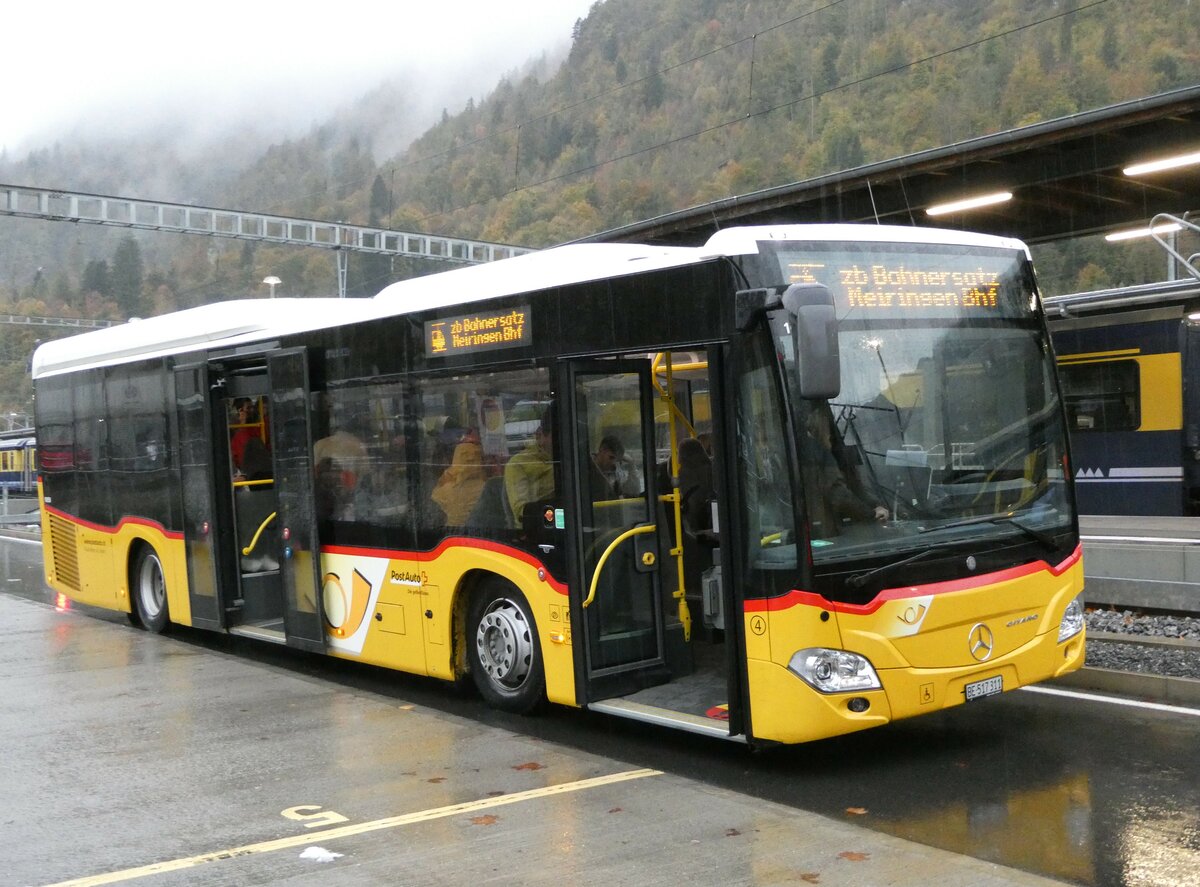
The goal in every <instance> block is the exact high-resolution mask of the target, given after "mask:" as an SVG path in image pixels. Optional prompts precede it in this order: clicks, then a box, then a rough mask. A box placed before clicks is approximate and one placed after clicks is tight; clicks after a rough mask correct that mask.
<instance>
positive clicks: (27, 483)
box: [0, 430, 38, 493]
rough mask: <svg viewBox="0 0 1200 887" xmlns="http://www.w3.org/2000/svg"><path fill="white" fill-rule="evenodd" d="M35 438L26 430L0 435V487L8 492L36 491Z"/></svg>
mask: <svg viewBox="0 0 1200 887" xmlns="http://www.w3.org/2000/svg"><path fill="white" fill-rule="evenodd" d="M37 477H38V473H37V440H36V439H35V438H34V436H33V435H32V434H30V433H29V432H28V430H26V431H25V432H24V433H22V434H21V435H19V436H15V437H12V436H5V437H0V489H4V490H8V491H9V492H10V493H35V492H37Z"/></svg>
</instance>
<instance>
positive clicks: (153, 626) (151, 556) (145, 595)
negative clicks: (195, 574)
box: [132, 547, 170, 634]
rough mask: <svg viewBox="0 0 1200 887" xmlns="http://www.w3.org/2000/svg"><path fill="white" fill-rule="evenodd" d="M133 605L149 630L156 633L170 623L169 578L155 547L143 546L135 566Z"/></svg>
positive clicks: (143, 625) (163, 629)
mask: <svg viewBox="0 0 1200 887" xmlns="http://www.w3.org/2000/svg"><path fill="white" fill-rule="evenodd" d="M132 586H133V588H132V591H133V605H134V607H135V608H136V610H137V617H138V621H139V622H141V624H142V627H143V628H145V629H146V630H147V631H152V632H154V633H156V634H158V633H161V632H163V631H165V630H166V628H167V625H168V624H169V623H170V618H169V617H168V614H167V580H166V576H165V575H164V574H163V568H162V561H160V560H159V559H158V554H157V553H156V552H155V551H154V549H153V548H149V547H146V548H143V549H142V550H141V551H140V552H139V553H138V557H137V562H136V563H135V564H134V568H133V583H132Z"/></svg>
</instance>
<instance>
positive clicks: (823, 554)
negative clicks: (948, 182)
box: [774, 243, 1074, 588]
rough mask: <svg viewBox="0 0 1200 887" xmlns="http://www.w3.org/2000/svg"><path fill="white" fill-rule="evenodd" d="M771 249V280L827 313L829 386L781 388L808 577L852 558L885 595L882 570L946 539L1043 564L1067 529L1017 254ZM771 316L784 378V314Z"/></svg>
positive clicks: (1047, 356) (1051, 397)
mask: <svg viewBox="0 0 1200 887" xmlns="http://www.w3.org/2000/svg"><path fill="white" fill-rule="evenodd" d="M778 256H779V261H780V265H781V270H782V272H783V275H784V281H785V282H786V283H795V282H819V283H822V284H824V285H825V286H826V287H827V288H828V289H829V291H830V294H831V296H832V298H833V302H834V305H835V308H836V314H837V318H838V345H839V349H840V363H841V391H840V393H839V394H838V395H837V396H836V397H833V398H830V399H829V400H820V401H813V400H803V399H801V398H799V397H798V396H796V395H795V394H794V393H793V394H791V395H789V400H790V402H791V406H792V409H793V410H794V414H795V422H794V427H795V429H796V432H797V436H798V437H799V438H800V440H799V441H798V444H797V451H798V453H799V454H800V468H801V477H802V481H803V484H804V490H805V504H806V507H807V508H806V510H807V515H808V523H809V527H810V535H811V540H812V547H813V563H814V566H815V567H816V568H817V571H818V574H819V573H820V572H821V567H822V565H825V566H826V568H827V570H828V569H838V565H839V564H844V565H846V566H845V569H859V568H861V567H862V566H863V565H864V563H865V564H869V565H870V566H869V567H868V573H869V572H870V570H871V569H878V570H879V571H880V573H881V576H880V579H879V582H878V583H877V584H876V583H871V584H875V585H876V587H877V588H879V587H888V586H889V585H891V584H893V583H892V582H891V581H890V580H891V579H894V578H895V577H894V576H887V577H885V576H883V575H882V574H883V573H886V572H888V569H887V565H888V564H894V565H898V564H899V562H900V561H904V560H906V559H907V558H909V557H910V556H911V555H912V554H913V553H914V552H916V551H918V550H924V549H928V548H933V549H935V551H937V550H940V551H955V552H957V551H958V550H959V548H960V546H966V547H970V548H972V549H984V550H987V549H998V548H1003V547H1005V546H1007V547H1009V548H1012V547H1014V546H1019V547H1022V548H1024V547H1025V546H1029V545H1032V546H1033V548H1034V549H1035V550H1038V549H1040V557H1042V558H1044V559H1046V560H1050V561H1051V562H1053V561H1052V556H1054V555H1055V554H1056V553H1057V549H1058V548H1059V539H1058V538H1057V537H1058V535H1059V534H1062V533H1064V532H1067V531H1070V530H1071V529H1072V527H1073V525H1074V521H1073V516H1072V506H1071V499H1070V496H1069V493H1068V489H1067V486H1066V482H1065V470H1064V467H1065V454H1066V446H1065V432H1064V428H1063V424H1062V421H1061V418H1060V404H1059V396H1058V390H1057V386H1056V383H1055V379H1054V376H1053V369H1052V367H1053V364H1052V359H1051V353H1050V349H1049V345H1048V341H1047V337H1046V333H1045V330H1044V327H1043V326H1042V324H1041V321H1040V319H1039V317H1038V314H1037V312H1036V310H1035V308H1036V293H1035V290H1034V285H1033V276H1032V272H1031V270H1030V267H1029V264H1028V261H1027V259H1026V256H1025V254H1024V253H1023V252H1021V251H1018V250H1015V249H999V248H980V247H963V246H948V245H944V244H907V243H901V244H893V243H856V244H841V243H839V244H822V243H815V244H804V245H799V244H787V245H785V246H784V248H782V249H780V250H779V252H778ZM778 314H779V315H783V316H778V315H777V316H776V318H775V321H774V327H775V333H776V336H777V342H778V346H779V348H778V350H779V353H780V354H782V355H783V356H784V359H785V362H786V363H787V364H788V366H787V372H786V374H785V375H786V378H787V379H788V380H789V383H790V382H791V380H793V379H794V378H795V368H794V365H793V364H794V355H793V353H792V349H793V345H792V337H791V335H790V331H789V330H788V329H787V327H788V324H789V318H788V317H787V316H786V312H779V313H778ZM1064 538H1065V537H1064ZM1067 553H1069V552H1067ZM864 559H865V560H864ZM934 559H936V558H935V557H934V556H933V555H931V556H930V557H929V558H922V560H934ZM851 562H854V566H850V564H851ZM855 575H856V576H859V577H862V576H864V575H867V573H863V572H862V571H861V569H859V572H858V573H856V574H855ZM858 584H859V585H861V584H863V583H862V581H861V580H860V582H859V583H858Z"/></svg>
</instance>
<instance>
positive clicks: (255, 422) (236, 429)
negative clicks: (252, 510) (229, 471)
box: [229, 397, 266, 477]
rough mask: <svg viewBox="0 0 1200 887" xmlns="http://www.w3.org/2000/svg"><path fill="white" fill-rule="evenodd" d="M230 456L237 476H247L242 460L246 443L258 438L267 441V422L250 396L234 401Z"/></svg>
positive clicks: (259, 440) (230, 423)
mask: <svg viewBox="0 0 1200 887" xmlns="http://www.w3.org/2000/svg"><path fill="white" fill-rule="evenodd" d="M229 429H230V431H229V456H230V459H231V461H232V463H233V473H234V476H235V477H238V476H239V475H240V476H243V477H244V476H245V472H244V471H243V468H242V462H243V459H244V458H245V452H246V445H247V444H248V443H249V442H250V441H252V440H257V441H258V442H259V443H262V444H265V443H266V434H265V429H266V424H265V421H264V420H263V419H261V418H260V416H259V411H258V405H257V404H256V403H255V402H254V401H253V400H252V399H251V398H249V397H239V398H236V399H235V400H234V402H233V418H232V419H231V420H230V422H229Z"/></svg>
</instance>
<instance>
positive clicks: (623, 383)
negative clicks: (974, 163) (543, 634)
mask: <svg viewBox="0 0 1200 887" xmlns="http://www.w3.org/2000/svg"><path fill="white" fill-rule="evenodd" d="M563 390H564V391H565V392H567V397H566V400H567V402H568V403H567V405H568V407H569V409H568V410H567V422H566V425H567V428H568V434H567V438H566V440H565V441H564V446H563V447H562V450H561V452H562V453H563V454H564V459H566V460H568V465H567V467H566V470H565V474H566V476H567V478H568V479H569V480H568V485H569V486H570V487H571V489H573V490H574V491H576V495H575V502H576V503H577V506H576V514H575V518H574V520H572V521H568V526H570V527H571V528H572V535H571V540H572V542H571V544H572V545H573V546H574V557H572V558H571V563H572V565H573V567H572V571H573V572H572V575H573V578H574V580H575V581H574V582H572V583H571V586H572V592H571V594H572V597H571V607H572V609H575V610H576V611H577V612H581V613H582V625H583V629H584V638H583V640H584V644H585V666H584V667H585V670H586V681H587V697H588V699H589V700H590V701H595V700H600V699H606V698H611V697H614V696H621V695H625V694H629V693H633V692H636V691H637V690H640V689H642V688H644V687H649V686H654V685H656V684H660V683H662V682H664V681H666V680H667V679H668V676H669V672H668V670H667V667H666V662H665V658H664V607H663V596H662V587H661V572H660V571H661V569H662V568H663V566H664V565H663V558H662V555H661V554H660V552H665V551H666V550H667V548H669V547H670V546H669V545H665V544H664V542H663V540H661V539H660V535H661V527H660V521H659V517H658V499H657V490H656V489H655V486H656V480H657V479H656V471H655V466H656V459H655V449H654V414H653V397H652V389H651V384H650V361H648V360H645V361H642V360H620V361H612V360H604V361H601V360H591V361H582V360H580V361H571V362H570V363H568V364H567V365H566V375H565V386H564V389H563ZM606 437H615V438H616V439H617V440H618V441H619V442H620V444H621V446H622V447H623V449H624V453H623V457H622V459H621V460H620V461H619V462H618V463H617V464H616V465H613V466H605V470H602V469H601V467H600V466H598V465H597V464H596V463H595V461H594V455H595V454H596V453H597V451H598V450H599V448H600V442H601V441H602V440H603V439H604V438H606ZM580 608H581V609H580Z"/></svg>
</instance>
